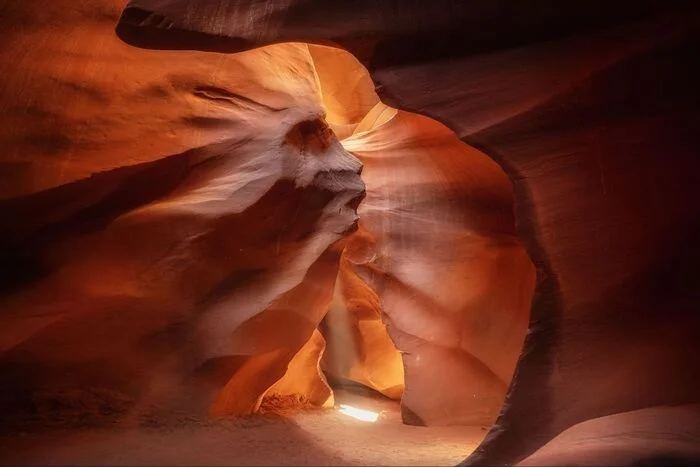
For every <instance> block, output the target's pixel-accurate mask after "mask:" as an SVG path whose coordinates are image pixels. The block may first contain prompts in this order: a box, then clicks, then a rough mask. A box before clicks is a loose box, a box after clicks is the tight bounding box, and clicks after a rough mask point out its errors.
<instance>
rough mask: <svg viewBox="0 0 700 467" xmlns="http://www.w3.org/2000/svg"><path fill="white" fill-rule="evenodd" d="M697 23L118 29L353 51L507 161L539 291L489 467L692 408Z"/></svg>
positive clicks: (358, 22) (673, 19)
mask: <svg viewBox="0 0 700 467" xmlns="http://www.w3.org/2000/svg"><path fill="white" fill-rule="evenodd" d="M195 11H196V14H195V13H194V12H195ZM698 19H699V14H698V9H697V6H696V5H695V4H694V3H693V2H685V1H671V2H668V1H656V0H644V1H641V2H631V1H626V0H625V1H619V2H613V3H610V2H608V3H605V4H601V3H597V2H559V3H558V4H556V5H553V4H552V2H544V1H539V0H529V1H508V2H500V3H493V2H488V1H477V2H457V1H449V0H444V1H436V2H422V1H418V0H415V1H413V0H407V1H402V2H394V1H391V0H386V1H369V0H368V1H360V2H352V3H349V2H345V3H339V4H338V5H334V6H333V7H329V6H328V4H327V3H325V2H321V1H313V0H312V1H304V2H286V3H284V4H282V3H280V4H277V3H273V2H264V3H261V2H235V4H234V3H232V2H224V1H219V0H210V1H199V2H193V1H188V0H169V1H160V2H152V1H149V0H134V1H132V2H131V3H130V4H129V7H128V8H127V9H126V10H125V13H124V15H123V17H122V21H121V24H120V28H119V33H120V35H121V37H123V38H124V39H125V40H127V41H129V42H131V43H133V44H137V45H140V46H142V47H151V48H162V49H178V48H196V49H200V50H215V51H221V52H237V51H241V50H245V49H248V48H251V47H255V46H259V45H262V44H267V43H272V42H284V41H307V42H317V43H321V44H326V45H329V44H331V45H335V46H337V47H342V48H345V49H347V50H349V51H350V52H351V53H353V55H355V56H356V57H357V58H358V59H359V60H360V61H361V62H362V63H364V64H365V65H366V66H367V67H368V69H369V71H370V73H371V75H372V78H373V80H374V81H375V84H376V85H377V89H378V92H379V95H380V97H381V98H382V100H383V101H384V102H385V103H386V104H389V105H392V106H394V107H397V108H400V109H406V110H410V111H414V112H419V113H422V114H426V115H428V116H431V117H433V118H435V119H437V120H438V121H440V122H442V123H444V124H446V125H447V126H448V127H450V128H451V129H453V130H454V131H455V132H456V133H457V135H458V136H459V137H460V138H461V139H462V140H463V141H465V142H467V143H470V144H471V145H473V146H475V147H477V148H479V149H480V150H482V151H483V152H484V153H486V154H487V155H488V156H489V157H491V158H493V159H494V160H496V161H497V162H498V163H499V164H500V165H501V166H502V167H503V168H504V170H505V171H506V173H507V174H508V176H509V178H510V179H511V181H512V182H513V184H514V187H515V190H514V194H515V209H516V224H517V233H518V234H519V236H520V237H521V238H522V239H523V240H524V241H525V243H526V245H527V250H528V253H529V255H530V257H531V258H532V259H533V262H534V263H535V265H536V268H537V286H536V290H535V298H534V300H533V303H532V316H531V320H530V330H529V333H528V337H527V338H526V343H525V351H524V353H523V357H522V359H521V361H520V363H519V367H518V370H517V373H516V377H515V379H514V381H513V383H512V385H511V387H510V390H509V396H508V398H507V401H506V404H505V406H504V410H503V412H502V413H501V416H500V418H499V420H498V422H497V424H496V426H495V427H494V428H493V429H492V431H491V432H490V434H489V436H488V438H487V440H486V442H485V443H483V444H482V446H481V447H480V449H479V450H477V452H476V453H475V455H474V456H473V457H472V458H471V459H470V460H469V463H470V464H473V465H477V464H483V465H492V464H494V463H512V462H515V461H517V460H519V459H522V458H524V457H525V456H527V455H528V454H530V453H532V452H533V451H534V450H535V449H536V448H538V447H540V446H542V445H543V444H544V443H546V442H547V441H548V440H550V439H551V438H553V437H554V436H556V435H557V434H558V433H561V432H562V431H563V430H565V429H567V428H569V427H571V426H573V425H575V424H577V423H580V422H583V421H585V420H589V419H594V418H597V417H602V416H606V415H610V414H614V413H619V412H624V411H634V410H640V409H644V408H647V407H653V406H663V405H679V406H680V405H683V404H693V403H697V402H698V391H697V388H698V382H699V381H700V373H699V370H698V369H699V368H700V367H698V365H697V364H696V362H697V359H698V356H700V349H699V347H698V344H697V338H696V337H694V336H695V334H697V329H698V328H699V327H700V323H699V322H698V319H699V318H698V315H697V313H695V310H696V309H697V303H698V299H700V297H699V296H698V290H700V284H698V275H697V274H696V273H695V271H696V270H697V266H698V259H699V258H700V252H699V251H698V248H697V241H696V240H695V238H696V237H697V236H698V222H697V219H698V218H700V216H699V214H700V213H699V212H698V203H697V200H698V199H700V193H699V190H700V188H698V184H697V183H696V180H695V173H696V172H697V169H698V159H697V157H696V156H697V153H698V144H697V137H696V135H697V132H698V122H699V121H700V119H699V118H698V108H699V102H698V97H697V96H698V93H697V89H696V85H695V83H697V82H698V75H697V71H696V70H695V67H693V66H692V63H693V62H694V61H695V57H696V56H697V55H698V35H697V31H698V24H699V21H698ZM251 24H254V25H255V27H251V26H250V25H251ZM164 26H165V27H164ZM688 413H692V412H690V411H689V412H688ZM623 420H624V418H623Z"/></svg>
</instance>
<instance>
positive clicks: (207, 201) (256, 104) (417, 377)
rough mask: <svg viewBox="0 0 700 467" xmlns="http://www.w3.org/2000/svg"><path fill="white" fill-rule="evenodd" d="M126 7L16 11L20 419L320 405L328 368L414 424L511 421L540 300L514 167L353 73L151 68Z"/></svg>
mask: <svg viewBox="0 0 700 467" xmlns="http://www.w3.org/2000/svg"><path fill="white" fill-rule="evenodd" d="M118 6H119V5H118V2H117V3H109V2H82V3H77V4H76V3H71V4H70V5H69V4H68V3H65V4H61V2H58V3H54V4H52V5H51V6H49V7H46V6H44V5H41V4H40V3H39V2H22V3H20V2H9V3H8V5H7V6H6V10H5V13H6V16H5V17H6V18H7V19H8V24H17V23H18V22H24V23H25V24H26V25H27V28H26V34H25V35H23V36H19V35H17V34H16V31H15V33H13V32H12V30H11V29H10V32H7V33H6V36H7V37H8V42H9V44H10V46H9V52H8V54H7V55H6V57H7V61H6V62H3V66H4V67H5V72H6V73H7V74H8V82H9V83H10V85H11V86H14V89H20V90H21V92H11V91H10V89H13V88H11V87H10V88H8V89H5V90H4V93H5V94H4V95H3V96H2V98H3V100H2V103H3V106H4V108H5V109H8V111H10V112H15V113H16V114H17V119H15V120H13V121H12V124H11V125H10V126H8V127H5V128H4V129H3V130H2V137H3V138H4V140H5V145H6V147H7V148H9V151H8V152H6V153H4V155H3V158H2V159H0V164H2V165H1V167H2V175H3V178H2V182H3V185H2V187H3V191H2V196H3V199H2V201H0V210H2V214H4V215H5V218H6V219H12V222H9V223H7V224H6V225H4V226H3V228H2V230H1V231H0V234H1V235H2V239H3V241H4V242H3V243H4V249H3V251H2V257H1V258H2V261H3V270H4V272H5V277H4V280H3V283H2V285H3V295H2V298H1V300H2V308H3V315H2V317H1V323H2V332H0V368H2V369H3V372H2V381H1V382H2V383H3V386H4V387H6V388H7V390H6V391H5V392H4V393H3V400H2V403H3V407H5V408H6V410H7V411H8V413H10V414H11V415H17V416H21V415H22V414H23V413H26V412H30V413H31V412H36V415H37V416H38V417H39V418H41V417H56V418H58V420H57V422H59V423H60V422H66V420H61V417H64V418H70V417H74V416H76V413H74V412H81V411H82V412H84V413H83V414H82V415H80V416H83V417H92V418H100V416H103V415H105V414H106V415H108V416H117V415H118V416H123V415H124V413H127V414H130V415H131V416H134V417H140V416H143V414H146V415H148V416H152V417H165V416H168V414H172V413H173V412H177V413H180V412H183V413H190V414H191V413H194V414H201V413H209V414H211V415H213V416H220V415H229V414H250V413H254V412H257V411H278V410H283V409H287V408H290V407H300V406H312V407H323V406H326V407H327V406H329V405H332V404H333V393H332V391H331V389H330V387H329V386H328V383H327V382H326V379H325V375H324V373H323V371H322V370H324V371H325V372H326V373H327V374H328V375H329V376H330V377H331V378H332V379H333V380H334V381H339V382H342V381H345V380H349V381H353V382H356V383H360V384H362V385H365V386H367V387H370V388H372V389H375V390H377V391H378V392H380V393H382V394H384V395H386V396H388V397H390V398H393V399H397V400H398V399H400V400H401V401H402V406H403V415H404V420H405V421H406V422H408V423H413V424H429V425H450V424H477V425H478V424H490V423H492V422H493V419H494V418H495V417H496V415H497V413H498V410H499V408H500V406H501V404H502V401H503V397H504V395H505V390H506V387H507V385H508V383H509V381H510V379H511V377H512V374H513V370H514V367H515V363H516V360H517V358H518V356H519V354H520V350H521V347H522V342H523V339H524V334H525V330H526V323H527V317H528V315H529V301H530V297H531V295H532V289H533V286H534V269H533V268H532V265H531V263H530V262H529V259H528V258H527V255H526V254H525V251H524V248H523V247H522V245H521V244H520V242H519V241H518V240H517V238H516V237H515V233H514V219H513V206H512V186H511V184H510V182H509V181H508V179H507V178H506V176H505V174H504V173H503V171H502V170H501V169H500V168H499V167H498V166H497V165H496V164H495V163H493V162H492V161H491V160H490V159H489V158H488V157H486V156H485V155H483V154H482V153H480V152H479V151H477V150H474V149H472V148H470V147H468V146H466V145H464V144H463V143H462V142H461V141H460V140H459V139H458V138H457V137H456V136H455V135H454V133H453V132H451V131H450V130H449V129H447V128H446V127H444V126H443V125H441V124H439V123H437V122H435V121H432V120H430V119H428V118H426V117H419V116H417V115H412V114H409V113H406V112H397V111H396V110H394V109H392V108H389V107H387V106H385V105H384V104H382V103H381V102H379V98H378V96H377V95H376V93H375V92H374V86H373V84H372V82H371V79H370V77H369V74H368V73H367V71H366V69H365V68H364V67H362V65H360V64H359V62H357V60H356V59H355V58H354V57H352V56H351V55H350V54H347V53H345V52H342V51H338V50H337V49H334V48H327V47H321V46H307V45H305V44H281V45H275V46H270V47H265V48H262V49H258V50H253V51H249V52H246V53H243V54H237V55H235V56H233V55H224V54H217V53H202V52H185V51H175V52H173V51H170V52H165V51H163V52H159V51H147V50H141V49H138V48H133V47H130V46H128V45H126V44H123V43H121V42H119V41H118V39H117V38H116V35H114V33H113V31H111V30H110V26H112V25H114V24H116V19H117V17H116V12H117V11H118V8H117V7H118ZM54 18H62V19H64V20H65V21H63V22H57V21H54V20H53V19H54ZM68 30H75V31H76V32H75V33H74V34H73V35H69V34H68V33H67V31H68ZM61 33H63V34H64V36H65V37H70V40H68V39H66V40H55V39H54V38H55V37H57V35H60V34H61ZM50 39H51V42H49V40H50ZM37 43H47V44H49V45H47V47H45V48H34V47H31V46H30V44H37ZM13 64H16V68H14V69H12V70H11V65H13ZM334 132H335V133H334ZM336 135H340V136H341V137H343V138H344V139H343V142H342V145H344V147H343V146H341V143H340V141H339V140H338V138H337V136H336ZM39 140H41V141H42V143H41V144H42V145H36V144H35V143H36V142H37V141H39ZM348 149H349V150H351V151H352V152H353V153H354V154H355V155H356V157H355V156H353V155H351V154H349V153H348V152H347V150H348ZM363 163H364V164H365V166H366V168H367V171H366V174H365V178H366V183H367V187H369V189H370V191H371V194H370V196H369V197H368V198H367V200H366V202H365V203H364V205H362V207H361V208H359V210H358V205H359V203H360V201H361V200H362V198H363V196H364V192H365V184H364V183H363V182H362V181H361V180H360V178H359V173H360V170H361V169H362V164H363ZM358 214H359V215H360V216H361V217H362V221H361V225H360V226H359V229H358V226H357V217H358ZM355 230H357V232H356V233H353V232H354V231H355ZM329 310H330V313H329ZM326 342H328V344H329V349H328V352H327V353H325V356H324V350H325V346H326ZM322 356H323V357H322ZM95 400H96V402H95ZM465 400H466V401H468V403H465ZM56 404H59V405H64V406H67V407H70V410H68V412H69V413H63V412H61V411H54V410H51V406H52V405H56ZM98 406H99V407H102V408H99V407H98ZM103 412H105V413H103ZM78 415H79V414H78Z"/></svg>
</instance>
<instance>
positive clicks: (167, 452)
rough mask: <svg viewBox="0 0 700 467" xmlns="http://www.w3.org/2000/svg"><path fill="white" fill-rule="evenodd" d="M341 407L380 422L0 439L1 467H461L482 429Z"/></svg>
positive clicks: (353, 400) (332, 413)
mask: <svg viewBox="0 0 700 467" xmlns="http://www.w3.org/2000/svg"><path fill="white" fill-rule="evenodd" d="M336 400H337V403H343V404H349V405H352V406H356V407H358V408H363V409H367V410H373V411H377V412H381V417H380V419H379V420H378V421H377V422H376V423H368V422H361V421H357V420H355V419H353V418H350V417H348V416H346V415H343V414H341V413H340V412H338V411H337V410H324V411H309V412H301V413H296V414H290V415H288V416H284V417H283V416H255V417H245V418H230V419H222V420H215V421H211V420H210V421H196V420H189V421H186V422H183V423H180V424H176V425H175V424H173V425H168V426H156V425H150V426H143V425H142V426H137V427H115V428H112V429H82V430H70V431H53V432H45V433H21V434H17V435H12V436H3V437H0V463H2V465H190V466H191V465H456V464H457V463H459V462H460V461H461V460H463V459H464V458H465V457H466V456H467V455H468V454H469V453H470V452H471V451H472V450H473V449H474V448H475V447H476V446H477V444H478V443H479V442H480V441H481V439H482V438H483V436H484V434H485V432H486V431H485V429H483V428H482V427H429V428H425V427H414V426H407V425H403V424H401V421H400V416H399V413H398V404H396V403H395V402H392V401H389V400H387V399H379V398H376V397H370V396H368V395H363V394H354V393H350V392H347V391H339V392H336Z"/></svg>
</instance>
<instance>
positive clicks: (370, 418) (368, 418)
mask: <svg viewBox="0 0 700 467" xmlns="http://www.w3.org/2000/svg"><path fill="white" fill-rule="evenodd" d="M339 407H340V408H339V409H338V410H340V413H343V414H345V415H347V416H348V417H352V418H356V419H357V420H362V421H363V422H372V423H374V422H376V421H377V419H378V418H379V414H378V413H377V412H370V411H369V410H362V409H358V408H355V407H351V406H349V405H345V404H340V406H339Z"/></svg>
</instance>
